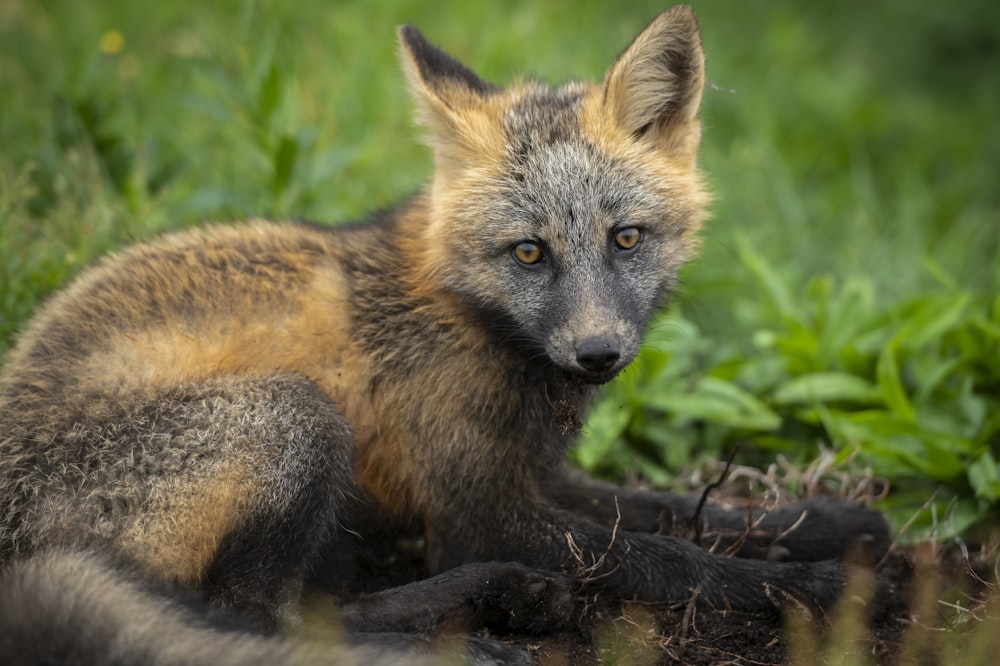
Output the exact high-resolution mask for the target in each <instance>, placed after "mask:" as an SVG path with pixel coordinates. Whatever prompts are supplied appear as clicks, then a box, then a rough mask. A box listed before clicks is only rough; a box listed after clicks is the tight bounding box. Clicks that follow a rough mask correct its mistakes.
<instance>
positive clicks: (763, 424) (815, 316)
mask: <svg viewBox="0 0 1000 666" xmlns="http://www.w3.org/2000/svg"><path fill="white" fill-rule="evenodd" d="M737 251H738V256H739V259H740V260H741V262H742V264H743V265H744V266H747V267H748V268H749V269H750V272H751V274H752V276H753V278H754V283H755V286H756V290H757V298H756V299H755V301H754V302H755V303H758V304H759V307H758V308H756V310H755V311H754V312H753V313H752V314H753V315H754V316H755V319H754V320H753V321H751V320H750V315H751V313H750V312H749V311H748V312H745V313H744V317H745V318H746V322H745V323H746V325H748V326H749V327H750V329H749V331H748V332H749V338H750V339H751V340H752V341H753V343H752V346H751V347H750V348H741V347H739V346H736V345H728V346H727V345H726V344H724V343H722V342H721V341H713V340H711V339H710V337H708V336H706V335H705V334H704V333H702V332H699V331H698V330H697V329H696V328H695V325H694V324H693V323H692V322H691V321H689V320H687V319H685V318H684V315H683V314H681V313H679V312H674V313H671V314H668V315H666V316H665V317H664V318H663V320H662V321H661V322H660V328H661V329H664V330H666V331H668V332H669V334H668V339H667V340H665V341H662V342H651V343H650V344H649V345H648V346H647V347H646V348H645V349H644V350H643V351H642V359H641V361H640V363H639V367H638V370H637V371H636V372H634V373H631V374H629V375H627V376H626V377H625V378H623V379H622V380H621V381H619V382H618V383H616V384H615V385H613V386H612V387H611V388H610V390H609V392H608V396H607V401H606V402H604V403H602V404H601V405H599V407H598V408H597V409H596V410H595V411H594V412H593V414H592V416H591V421H590V423H589V424H588V427H587V428H585V436H584V439H583V443H582V444H581V446H580V447H579V450H578V451H577V460H578V462H579V463H580V464H581V465H583V466H584V467H586V468H588V469H590V470H591V471H594V472H597V473H604V474H612V475H614V474H617V473H621V472H622V471H623V470H625V469H628V468H629V467H633V466H638V467H639V469H640V471H642V472H644V473H646V474H647V475H648V476H650V477H651V478H652V479H653V480H654V481H658V482H665V481H667V480H668V479H669V474H667V473H665V472H667V471H675V472H676V471H680V470H681V469H683V468H684V467H685V466H686V465H688V464H690V453H691V452H693V451H713V452H714V453H715V455H719V454H721V453H722V452H723V450H725V449H727V448H728V447H730V446H732V445H733V444H735V443H737V442H746V443H750V444H752V445H753V446H752V447H751V448H752V449H753V450H754V451H756V452H758V454H760V453H766V452H780V453H783V454H785V455H790V456H794V457H796V458H797V459H799V460H800V461H805V460H806V459H808V458H809V457H811V456H814V455H817V454H818V452H819V451H818V449H817V448H816V444H817V443H819V444H823V445H827V446H829V445H836V446H837V447H839V448H840V449H842V450H844V451H845V452H855V451H856V452H858V453H860V454H861V455H860V456H859V457H858V458H857V459H858V460H860V461H861V462H863V463H866V464H868V465H870V466H871V467H872V468H874V469H875V470H877V471H878V474H879V475H881V476H883V477H885V478H888V479H891V480H892V482H893V485H894V487H895V492H894V493H893V494H892V496H891V498H890V499H889V500H887V502H886V504H887V506H888V508H890V509H891V510H892V512H893V513H892V515H893V517H894V518H895V519H896V520H897V522H899V523H902V522H903V521H905V520H907V519H909V518H910V516H911V514H912V513H913V512H914V511H916V510H917V509H919V508H920V507H921V506H922V505H923V504H924V502H925V501H926V499H927V498H928V497H929V496H930V495H931V494H932V493H933V492H934V490H935V488H938V487H940V488H942V489H943V490H944V495H943V496H944V497H946V498H948V499H949V500H952V501H953V502H954V504H953V505H952V506H951V507H950V513H949V515H950V518H951V520H950V522H947V523H945V524H943V525H942V524H941V521H940V520H938V521H935V522H934V523H933V525H932V524H931V513H930V511H927V512H926V515H925V516H923V518H922V521H921V522H918V523H917V527H918V528H919V527H920V526H921V525H923V526H924V527H925V528H930V527H934V528H935V529H937V530H939V533H942V532H943V534H941V535H942V536H947V535H950V534H955V533H959V532H961V531H962V530H963V529H965V528H967V527H969V525H970V524H971V523H972V522H974V521H976V520H978V519H980V518H983V517H984V516H989V515H991V514H992V513H993V512H995V511H996V510H997V509H998V508H1000V493H998V491H1000V476H998V472H1000V470H998V467H997V463H996V456H997V452H998V450H1000V437H998V434H1000V418H998V416H997V415H998V414H1000V363H997V359H1000V310H998V308H997V307H996V299H995V298H990V297H989V296H987V295H985V294H978V293H975V292H973V291H971V290H961V289H957V288H956V289H943V288H942V289H939V290H933V291H927V292H922V293H918V294H915V295H913V296H910V297H907V298H903V299H899V300H896V301H893V302H889V303H885V304H881V303H879V302H878V300H877V299H876V298H875V296H874V293H875V286H874V285H873V284H872V281H871V279H869V278H865V277H863V276H852V277H851V278H850V281H849V282H848V283H847V284H844V285H840V284H838V283H837V282H836V281H835V280H834V279H832V278H830V277H827V276H819V277H815V278H813V279H812V280H810V281H809V282H807V283H806V284H805V285H804V286H803V287H802V288H801V290H799V291H796V290H795V289H793V288H792V286H791V285H789V284H788V283H787V282H786V279H785V278H783V277H782V276H781V275H780V274H779V272H778V271H776V270H774V269H773V268H772V267H771V266H769V265H768V264H767V263H766V262H765V261H764V260H763V258H762V257H761V256H760V255H759V254H758V253H757V252H756V250H754V249H753V247H752V246H751V245H750V243H749V242H741V243H739V244H738V250H737ZM621 444H624V445H625V446H621ZM633 451H634V452H635V454H636V457H633V455H632V452H633ZM757 457H758V459H761V458H762V456H761V455H758V456H757ZM763 458H766V455H765V456H763ZM637 460H638V462H637ZM911 536H912V537H918V536H926V530H920V529H916V530H914V531H912V532H911Z"/></svg>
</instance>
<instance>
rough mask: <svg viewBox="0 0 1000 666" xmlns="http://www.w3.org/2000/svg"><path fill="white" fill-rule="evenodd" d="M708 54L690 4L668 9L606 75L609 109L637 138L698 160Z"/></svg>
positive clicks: (606, 104)
mask: <svg viewBox="0 0 1000 666" xmlns="http://www.w3.org/2000/svg"><path fill="white" fill-rule="evenodd" d="M704 86H705V56H704V54H703V52H702V48H701V35H700V34H699V32H698V21H697V20H696V19H695V17H694V14H693V13H692V12H691V10H690V9H689V8H688V7H684V6H678V7H674V8H672V9H669V10H667V11H665V12H663V13H662V14H660V15H659V16H657V17H656V18H655V19H653V21H652V23H650V24H649V26H647V27H646V29H645V30H643V31H642V32H641V33H639V36H638V37H636V38H635V40H633V42H632V43H631V44H630V45H629V46H628V48H627V49H625V51H624V52H623V53H622V54H621V55H620V56H619V57H618V60H616V61H615V63H614V64H613V65H612V66H611V68H610V69H609V70H608V73H607V74H606V75H605V77H604V83H603V93H604V104H605V109H606V112H608V113H610V114H611V116H612V117H613V118H614V119H615V121H616V122H617V123H618V125H619V126H620V127H621V128H622V129H624V130H625V131H627V132H628V133H629V134H631V135H632V136H634V137H636V138H637V139H640V138H641V139H650V140H652V141H653V142H654V143H655V144H656V145H657V147H659V148H661V149H663V150H665V151H666V152H667V153H669V154H671V155H672V156H674V157H676V158H680V159H685V158H687V159H690V160H691V161H694V159H695V154H696V152H697V149H698V140H699V136H700V130H699V125H698V107H699V104H700V103H701V92H702V89H703V88H704Z"/></svg>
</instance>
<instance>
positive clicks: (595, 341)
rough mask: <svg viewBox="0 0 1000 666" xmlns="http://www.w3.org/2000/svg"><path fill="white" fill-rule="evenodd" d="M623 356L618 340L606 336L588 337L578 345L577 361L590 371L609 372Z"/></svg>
mask: <svg viewBox="0 0 1000 666" xmlns="http://www.w3.org/2000/svg"><path fill="white" fill-rule="evenodd" d="M619 358H621V350H620V349H619V348H618V341H617V340H615V339H614V338H610V337H606V336H603V335H602V336H597V337H594V338H587V339H586V340H583V341H581V342H580V344H578V345H577V346H576V362H577V363H579V364H580V367H582V368H583V369H584V370H587V371H588V372H607V371H608V370H610V369H611V368H613V367H614V365H615V363H617V362H618V359H619Z"/></svg>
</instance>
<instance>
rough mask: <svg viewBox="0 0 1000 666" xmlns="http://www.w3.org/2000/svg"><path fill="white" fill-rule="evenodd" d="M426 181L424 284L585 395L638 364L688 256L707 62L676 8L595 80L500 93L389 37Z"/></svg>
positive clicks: (410, 32)
mask: <svg viewBox="0 0 1000 666" xmlns="http://www.w3.org/2000/svg"><path fill="white" fill-rule="evenodd" d="M399 37H400V42H401V44H402V55H403V63H404V68H405V70H406V73H407V77H408V80H409V83H410V88H411V90H412V94H413V97H414V99H415V101H416V104H417V114H418V120H419V122H420V123H421V124H423V125H424V126H425V127H426V129H427V130H428V135H429V137H428V138H429V143H430V144H431V146H432V148H433V150H434V154H435V165H436V171H435V175H434V180H433V183H432V185H431V188H430V190H429V196H428V206H429V219H428V220H426V223H425V224H424V226H423V227H422V228H421V230H420V234H419V236H420V239H419V245H420V248H421V250H420V259H419V261H420V264H421V268H422V271H421V275H422V279H425V280H427V281H429V282H431V283H433V284H434V285H436V286H437V287H439V288H442V289H445V290H448V291H450V292H453V293H456V294H458V295H459V296H460V297H461V298H463V299H466V300H468V301H469V302H471V303H472V304H473V305H474V306H475V307H477V308H479V309H481V310H482V311H484V312H489V313H492V315H494V316H493V317H492V318H491V321H493V322H494V328H495V329H496V331H497V332H498V333H499V334H501V335H503V336H506V338H507V339H508V340H510V341H511V342H513V343H516V344H518V345H521V346H523V347H526V348H527V349H529V350H531V351H532V352H533V356H532V357H533V358H534V357H538V356H542V354H540V353H539V352H543V353H544V357H547V358H548V359H549V360H550V361H551V362H552V363H554V364H555V365H556V366H558V367H559V368H561V369H562V370H565V371H567V372H569V373H572V374H573V375H574V376H577V377H579V378H582V379H583V380H585V381H587V382H590V383H602V382H606V381H608V380H610V379H611V378H612V377H614V376H615V375H616V374H617V373H618V372H619V371H620V370H621V369H622V368H624V367H625V366H626V365H628V363H629V362H630V361H631V360H632V359H633V358H634V357H635V355H636V354H637V352H638V349H639V344H640V341H641V336H642V334H643V331H644V329H645V327H646V325H647V323H648V322H649V319H650V318H651V316H652V314H653V312H654V311H655V309H656V307H657V305H658V304H659V303H660V302H661V301H662V300H663V297H664V296H665V295H666V294H667V293H668V292H669V290H670V288H671V286H672V285H673V284H674V282H675V281H676V276H677V270H678V268H679V267H680V266H681V265H682V264H683V263H684V262H685V261H687V260H688V259H689V258H690V257H691V255H692V253H693V251H694V246H695V239H694V233H695V231H696V230H697V229H698V227H699V226H700V224H701V221H702V219H703V217H704V212H703V211H704V207H705V205H706V203H707V196H706V194H705V193H704V190H703V188H702V183H701V179H700V177H699V175H698V172H697V168H696V153H697V147H698V141H699V134H700V130H699V124H698V116H697V114H698V106H699V103H700V100H701V92H702V88H703V87H704V57H703V55H702V49H701V40H700V36H699V33H698V25H697V22H696V20H695V18H694V15H693V14H692V13H691V11H690V10H689V9H687V8H686V7H675V8H673V9H671V10H669V11H667V12H664V13H663V14H661V15H660V16H658V17H656V18H655V19H654V20H653V21H652V23H650V25H649V26H648V27H646V29H645V30H643V31H642V32H641V33H640V34H639V35H638V36H637V37H636V38H635V40H634V41H633V42H632V43H631V45H629V46H628V48H626V49H625V51H624V52H623V53H622V54H621V55H620V56H619V57H618V59H617V60H616V61H615V62H614V63H613V64H612V65H611V67H610V69H609V70H608V71H607V73H606V74H605V76H604V80H603V81H602V82H601V83H600V84H598V85H594V84H588V83H581V82H572V83H568V84H565V85H562V86H559V87H551V86H548V85H545V84H543V83H540V82H537V81H525V82H521V83H518V84H516V85H513V86H511V87H509V88H506V89H501V88H499V87H497V86H495V85H493V84H491V83H488V82H486V81H483V80H482V79H480V78H479V77H478V76H477V75H476V74H475V73H473V72H472V71H471V70H469V69H468V68H466V67H465V66H464V65H462V64H461V63H459V62H457V61H456V60H454V59H453V58H451V57H450V56H448V55H447V54H445V53H444V52H442V51H440V50H439V49H437V48H436V47H434V46H432V45H431V44H430V43H429V42H428V41H427V40H426V39H425V38H424V37H423V35H421V34H420V32H418V31H417V30H416V29H415V28H413V27H410V26H404V27H402V28H400V30H399Z"/></svg>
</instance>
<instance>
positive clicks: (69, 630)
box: [0, 551, 533, 666]
mask: <svg viewBox="0 0 1000 666" xmlns="http://www.w3.org/2000/svg"><path fill="white" fill-rule="evenodd" d="M302 633H304V634H306V635H305V636H302V637H298V638H300V639H301V640H298V639H283V638H280V637H277V636H268V635H261V634H260V633H257V632H255V631H254V630H253V628H252V627H251V626H250V625H249V624H247V623H245V622H243V621H242V620H241V619H240V618H239V617H238V616H236V615H233V614H230V613H226V612H224V611H222V610H220V609H217V608H215V607H213V606H210V605H209V604H207V603H205V602H203V601H200V600H198V599H191V598H187V597H186V596H185V595H184V593H183V592H180V593H170V592H168V591H166V590H164V589H162V588H159V587H158V586H156V585H155V584H153V583H151V582H150V581H148V580H147V579H146V578H144V577H143V576H142V575H141V574H140V573H139V572H138V571H136V569H135V567H133V566H132V565H131V564H129V563H128V562H123V561H119V560H118V559H117V558H115V557H113V556H112V557H108V556H105V555H102V554H99V553H95V552H91V551H83V552H73V551H69V552H64V551H51V552H47V553H44V554H40V555H36V556H34V557H32V558H29V559H27V560H25V561H22V562H19V563H16V564H13V565H10V566H8V567H7V568H6V569H4V570H3V571H2V572H0V664H11V665H16V666H55V665H57V664H58V665H60V666H106V665H109V664H113V665H114V666H173V665H177V666H180V665H182V664H183V665H184V666H230V665H231V666H237V665H239V666H256V665H258V664H259V665H260V666H265V665H266V666H293V665H294V666H312V665H318V664H325V665H334V666H342V665H343V666H354V665H361V664H364V665H365V666H389V665H390V664H391V665H396V664H411V665H414V666H430V665H431V664H434V665H441V664H445V665H448V664H453V665H455V666H458V665H462V664H471V665H474V666H496V665H498V664H511V665H515V664H530V663H533V661H532V659H531V657H530V655H529V654H528V653H526V652H523V651H522V650H519V649H516V648H513V647H510V646H506V645H504V644H502V643H499V642H496V641H490V640H486V639H477V638H469V639H466V640H465V641H463V640H457V641H450V642H446V643H445V644H441V643H439V642H437V641H432V640H431V639H429V638H427V637H423V636H416V635H408V634H366V635H360V636H354V637H351V638H347V637H345V636H344V635H343V634H342V633H340V632H337V631H336V630H334V629H332V628H330V629H328V630H326V631H322V632H318V633H319V634H320V635H317V632H313V631H303V632H302Z"/></svg>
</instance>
